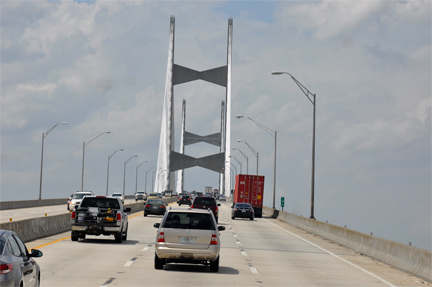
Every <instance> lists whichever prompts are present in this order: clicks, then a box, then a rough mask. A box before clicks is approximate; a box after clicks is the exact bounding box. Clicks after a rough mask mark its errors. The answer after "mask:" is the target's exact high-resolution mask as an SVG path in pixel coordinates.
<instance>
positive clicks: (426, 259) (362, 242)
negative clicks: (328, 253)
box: [263, 207, 432, 282]
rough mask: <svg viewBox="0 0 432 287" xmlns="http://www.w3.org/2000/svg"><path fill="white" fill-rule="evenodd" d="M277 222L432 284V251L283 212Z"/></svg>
mask: <svg viewBox="0 0 432 287" xmlns="http://www.w3.org/2000/svg"><path fill="white" fill-rule="evenodd" d="M263 213H264V214H266V215H268V216H270V217H273V216H274V215H275V214H276V211H275V210H274V209H273V208H268V207H264V208H263ZM277 219H279V220H281V221H283V222H286V223H288V224H290V225H293V226H296V227H298V228H300V229H303V230H305V231H308V232H310V233H313V234H316V235H319V236H321V237H324V238H326V239H329V240H331V241H333V242H336V243H338V244H340V245H342V246H345V247H348V248H350V249H353V250H355V251H357V252H359V253H361V254H364V255H367V256H369V257H372V258H374V259H376V260H379V261H381V262H383V263H386V264H388V265H390V266H393V267H395V268H398V269H400V270H402V271H404V272H408V273H411V274H413V275H415V276H418V277H420V278H422V279H423V280H426V281H428V282H432V266H431V262H432V252H430V251H428V250H424V249H420V248H417V247H414V246H409V245H406V244H402V243H398V242H394V241H391V240H387V239H383V238H379V237H375V236H372V235H368V234H365V233H362V232H358V231H354V230H351V229H348V228H344V227H340V226H336V225H333V224H329V223H325V222H321V221H317V220H313V219H310V218H306V217H301V216H298V215H294V214H290V213H287V212H283V211H279V212H278V216H277Z"/></svg>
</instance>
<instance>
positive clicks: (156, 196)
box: [147, 192, 159, 200]
mask: <svg viewBox="0 0 432 287" xmlns="http://www.w3.org/2000/svg"><path fill="white" fill-rule="evenodd" d="M157 198H159V195H158V194H157V193H156V192H153V193H150V194H149V195H148V196H147V200H149V199H157Z"/></svg>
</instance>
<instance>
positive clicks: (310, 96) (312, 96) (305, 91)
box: [272, 72, 316, 219]
mask: <svg viewBox="0 0 432 287" xmlns="http://www.w3.org/2000/svg"><path fill="white" fill-rule="evenodd" d="M282 74H287V75H289V76H290V77H291V79H293V80H294V82H295V83H296V84H297V86H298V87H299V88H300V90H302V92H303V94H305V96H306V97H307V98H308V100H309V101H310V102H311V103H312V105H313V125H312V172H311V173H312V175H311V216H310V218H312V219H315V216H314V205H315V203H314V201H315V114H316V94H312V93H311V92H310V91H309V90H308V89H306V87H305V86H303V85H302V84H301V83H300V82H299V81H297V79H296V78H294V77H293V76H292V75H291V74H290V73H287V72H272V75H282Z"/></svg>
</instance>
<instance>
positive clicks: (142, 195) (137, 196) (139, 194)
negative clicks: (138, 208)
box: [135, 191, 147, 201]
mask: <svg viewBox="0 0 432 287" xmlns="http://www.w3.org/2000/svg"><path fill="white" fill-rule="evenodd" d="M138 200H144V201H145V200H147V194H145V193H144V191H138V192H137V193H135V201H138Z"/></svg>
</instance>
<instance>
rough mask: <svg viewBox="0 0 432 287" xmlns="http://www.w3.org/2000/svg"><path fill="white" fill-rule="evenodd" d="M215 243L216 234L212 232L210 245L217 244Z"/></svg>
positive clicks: (216, 241)
mask: <svg viewBox="0 0 432 287" xmlns="http://www.w3.org/2000/svg"><path fill="white" fill-rule="evenodd" d="M217 244H218V240H217V235H216V234H213V235H212V238H211V241H210V245H217Z"/></svg>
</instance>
